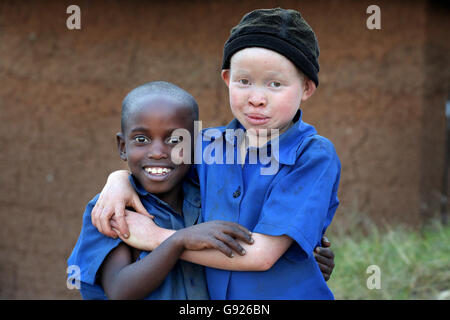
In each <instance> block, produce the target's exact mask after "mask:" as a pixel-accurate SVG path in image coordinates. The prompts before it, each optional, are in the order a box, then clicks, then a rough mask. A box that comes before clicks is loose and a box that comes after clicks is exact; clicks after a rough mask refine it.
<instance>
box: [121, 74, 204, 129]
mask: <svg viewBox="0 0 450 320" xmlns="http://www.w3.org/2000/svg"><path fill="white" fill-rule="evenodd" d="M150 94H163V95H167V96H169V97H172V98H174V99H177V100H179V101H181V102H183V103H185V104H186V105H187V106H190V107H191V108H192V115H193V118H194V119H193V120H198V117H199V111H198V104H197V101H196V100H195V99H194V97H193V96H192V95H191V94H190V93H189V92H187V91H186V90H183V89H181V88H180V87H178V86H177V85H175V84H173V83H170V82H166V81H152V82H148V83H145V84H143V85H140V86H139V87H137V88H134V89H133V90H131V91H130V92H129V93H128V94H127V95H126V96H125V98H124V99H123V101H122V114H121V121H120V124H121V129H122V132H124V130H125V127H126V122H127V120H128V116H129V114H130V111H131V110H132V109H133V108H132V106H133V105H134V104H135V103H136V101H137V100H138V99H139V98H141V97H143V96H146V95H150Z"/></svg>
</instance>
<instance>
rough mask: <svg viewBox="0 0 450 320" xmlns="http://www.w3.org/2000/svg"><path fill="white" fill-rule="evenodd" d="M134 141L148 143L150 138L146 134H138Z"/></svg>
mask: <svg viewBox="0 0 450 320" xmlns="http://www.w3.org/2000/svg"><path fill="white" fill-rule="evenodd" d="M134 141H136V142H137V143H146V142H148V141H149V140H148V138H147V137H145V136H136V137H134Z"/></svg>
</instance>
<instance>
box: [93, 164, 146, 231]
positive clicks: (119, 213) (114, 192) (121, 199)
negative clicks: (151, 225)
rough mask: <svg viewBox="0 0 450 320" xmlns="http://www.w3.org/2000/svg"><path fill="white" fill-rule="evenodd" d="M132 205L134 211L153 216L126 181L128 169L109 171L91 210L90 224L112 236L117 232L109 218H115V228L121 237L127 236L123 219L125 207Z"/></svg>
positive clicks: (126, 226) (125, 223)
mask: <svg viewBox="0 0 450 320" xmlns="http://www.w3.org/2000/svg"><path fill="white" fill-rule="evenodd" d="M126 207H132V208H134V209H135V210H136V212H138V213H141V214H144V215H147V216H148V217H150V218H153V216H151V215H150V214H149V213H148V212H147V210H145V208H144V206H143V205H142V203H141V201H140V199H139V197H138V195H137V194H136V192H135V191H134V189H133V188H132V186H131V185H130V182H129V181H128V171H125V170H120V171H115V172H113V173H111V174H110V175H109V177H108V180H107V182H106V184H105V186H104V187H103V190H102V192H101V193H100V196H99V198H98V201H97V203H96V204H95V206H94V209H93V210H92V212H91V221H92V224H93V225H94V226H95V227H96V228H97V229H98V231H99V232H100V233H103V234H104V235H106V236H108V237H112V238H117V237H118V236H119V234H118V233H117V232H115V231H114V230H112V228H111V218H112V217H113V216H114V219H115V220H116V229H117V230H119V232H120V234H121V237H122V238H125V239H126V238H128V236H129V234H130V232H129V230H128V225H127V222H126V220H125V208H126Z"/></svg>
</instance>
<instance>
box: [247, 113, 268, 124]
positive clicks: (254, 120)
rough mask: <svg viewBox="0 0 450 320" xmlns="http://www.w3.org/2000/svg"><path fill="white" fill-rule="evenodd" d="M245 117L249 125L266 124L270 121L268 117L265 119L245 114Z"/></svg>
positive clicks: (264, 117)
mask: <svg viewBox="0 0 450 320" xmlns="http://www.w3.org/2000/svg"><path fill="white" fill-rule="evenodd" d="M245 117H246V118H247V121H248V122H249V123H251V124H254V125H262V124H266V123H267V122H269V120H270V118H269V117H266V116H263V115H260V114H253V113H249V114H245Z"/></svg>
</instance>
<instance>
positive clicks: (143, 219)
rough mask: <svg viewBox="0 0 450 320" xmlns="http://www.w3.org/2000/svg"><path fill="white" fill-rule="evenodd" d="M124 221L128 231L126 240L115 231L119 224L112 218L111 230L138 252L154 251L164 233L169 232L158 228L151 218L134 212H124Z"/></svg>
mask: <svg viewBox="0 0 450 320" xmlns="http://www.w3.org/2000/svg"><path fill="white" fill-rule="evenodd" d="M125 221H126V223H127V225H128V230H129V231H130V233H129V236H128V238H125V237H123V235H122V234H121V233H120V231H119V230H118V229H117V228H118V227H119V224H118V222H117V221H116V220H115V219H114V217H113V219H112V220H111V227H112V230H113V231H115V232H117V233H118V234H119V237H120V238H121V239H122V240H123V241H124V242H125V243H126V244H128V245H129V246H130V247H132V248H136V249H139V250H144V251H153V250H155V249H156V247H158V246H159V245H160V243H161V241H162V240H161V238H162V237H163V236H164V232H169V233H170V231H171V230H166V229H162V228H160V227H158V226H157V225H156V224H155V222H154V221H153V218H150V217H149V216H146V215H143V214H139V213H137V212H134V211H129V210H125Z"/></svg>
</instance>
